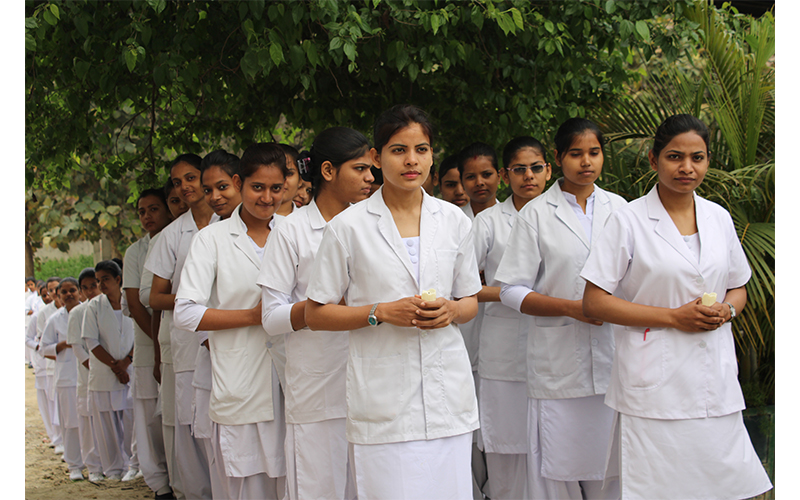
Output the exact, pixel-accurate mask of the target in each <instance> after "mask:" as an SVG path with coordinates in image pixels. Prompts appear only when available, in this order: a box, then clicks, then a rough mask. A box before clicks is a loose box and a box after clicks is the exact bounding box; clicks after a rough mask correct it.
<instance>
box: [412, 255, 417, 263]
mask: <svg viewBox="0 0 800 500" xmlns="http://www.w3.org/2000/svg"><path fill="white" fill-rule="evenodd" d="M411 263H412V264H416V263H417V258H416V257H415V256H413V255H412V256H411Z"/></svg>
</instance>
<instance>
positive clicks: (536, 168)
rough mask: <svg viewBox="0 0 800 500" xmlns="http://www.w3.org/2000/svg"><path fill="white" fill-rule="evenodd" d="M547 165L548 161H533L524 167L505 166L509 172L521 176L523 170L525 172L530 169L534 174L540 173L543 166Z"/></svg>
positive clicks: (523, 173)
mask: <svg viewBox="0 0 800 500" xmlns="http://www.w3.org/2000/svg"><path fill="white" fill-rule="evenodd" d="M549 166H550V164H549V163H534V164H533V165H529V166H526V167H514V168H508V167H506V170H508V171H509V172H513V173H514V175H519V176H522V175H525V172H527V171H528V169H531V170H532V171H533V173H534V174H540V173H542V171H543V170H544V168H545V167H549Z"/></svg>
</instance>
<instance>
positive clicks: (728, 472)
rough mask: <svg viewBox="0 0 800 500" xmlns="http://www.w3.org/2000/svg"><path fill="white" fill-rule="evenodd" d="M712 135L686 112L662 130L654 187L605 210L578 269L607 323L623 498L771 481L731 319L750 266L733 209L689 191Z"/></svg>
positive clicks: (761, 488)
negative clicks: (751, 420)
mask: <svg viewBox="0 0 800 500" xmlns="http://www.w3.org/2000/svg"><path fill="white" fill-rule="evenodd" d="M708 136H709V134H708V129H707V128H706V126H705V124H703V122H701V121H700V120H698V119H697V118H695V117H693V116H691V115H674V116H671V117H669V118H667V119H666V120H665V121H664V123H662V124H661V125H660V126H659V127H658V129H657V130H656V134H655V140H654V141H653V149H652V150H651V151H650V152H649V158H650V166H651V167H652V169H653V170H655V171H656V172H657V173H658V183H657V184H656V186H655V187H654V188H653V189H652V190H651V191H650V192H649V193H648V194H646V195H645V196H643V197H641V198H639V199H637V200H634V201H633V202H631V203H630V205H628V206H627V207H624V208H622V209H620V210H618V211H617V212H615V213H614V214H612V216H611V217H610V218H609V220H608V222H607V224H606V228H605V230H604V232H603V234H602V236H601V237H600V240H599V241H598V242H597V245H596V246H594V247H593V248H592V252H591V255H590V256H589V259H588V260H587V262H586V266H585V267H584V268H583V271H582V272H581V276H583V278H585V279H586V281H587V283H586V292H585V294H584V299H583V310H584V312H585V314H586V315H587V316H589V317H591V318H596V319H598V320H600V321H608V322H612V323H614V324H615V325H614V334H615V340H616V353H615V356H614V365H613V368H612V372H611V381H610V384H609V388H608V394H607V395H606V404H607V405H609V406H610V407H611V408H613V409H614V410H616V416H615V420H614V423H615V430H614V434H613V436H614V441H613V442H612V444H613V447H612V449H611V455H610V458H609V464H608V467H614V468H616V467H618V468H619V469H620V484H621V489H622V498H623V499H633V498H647V499H650V498H686V499H691V498H698V499H699V498H750V497H754V496H756V495H759V494H761V493H763V492H765V491H767V490H769V489H770V488H771V487H772V485H771V484H770V481H769V478H768V477H767V474H766V472H765V471H764V468H763V467H762V465H761V462H760V460H759V458H758V456H757V455H756V453H755V450H754V449H753V446H752V444H751V443H750V438H749V436H748V434H747V430H746V429H745V427H744V423H743V421H742V415H741V410H742V409H743V408H744V398H743V396H742V391H741V388H740V387H739V383H738V380H737V372H738V370H737V363H736V354H735V349H734V339H733V334H732V331H731V324H730V320H731V319H733V317H734V316H735V315H736V311H741V310H742V308H743V307H744V305H745V303H746V300H747V292H746V291H745V288H744V286H745V284H746V283H747V281H748V280H749V279H750V275H751V271H750V267H749V265H748V264H747V259H746V257H745V254H744V251H743V250H742V247H741V245H740V243H739V240H738V237H737V235H736V230H735V228H734V226H733V221H732V220H731V217H730V214H728V212H726V211H725V209H723V208H722V207H720V206H719V205H717V204H715V203H712V202H709V201H707V200H705V199H703V198H700V197H699V196H697V194H695V192H694V190H695V189H696V188H697V187H698V186H699V185H700V184H701V183H702V182H703V178H704V177H705V174H706V172H707V171H708V166H709V157H708ZM706 293H709V294H710V293H713V294H715V295H714V296H709V297H706V296H705V295H706ZM612 294H614V295H612ZM704 304H710V305H704Z"/></svg>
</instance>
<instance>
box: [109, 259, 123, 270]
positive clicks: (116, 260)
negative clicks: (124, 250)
mask: <svg viewBox="0 0 800 500" xmlns="http://www.w3.org/2000/svg"><path fill="white" fill-rule="evenodd" d="M111 260H113V261H114V262H116V263H117V265H118V266H119V269H120V271H121V270H122V259H120V258H119V257H112V258H111Z"/></svg>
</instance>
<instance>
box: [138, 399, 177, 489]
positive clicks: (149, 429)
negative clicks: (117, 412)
mask: <svg viewBox="0 0 800 500" xmlns="http://www.w3.org/2000/svg"><path fill="white" fill-rule="evenodd" d="M156 402H157V400H156V399H136V398H134V399H133V426H134V434H135V436H136V453H137V455H138V456H139V470H141V471H142V475H144V481H145V483H147V486H149V487H150V489H151V490H153V491H158V490H160V489H162V488H164V487H165V486H168V485H169V474H168V472H167V456H166V454H165V453H164V436H163V432H162V430H161V415H155V412H156Z"/></svg>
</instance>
